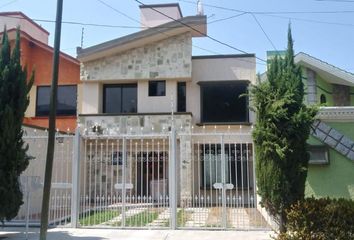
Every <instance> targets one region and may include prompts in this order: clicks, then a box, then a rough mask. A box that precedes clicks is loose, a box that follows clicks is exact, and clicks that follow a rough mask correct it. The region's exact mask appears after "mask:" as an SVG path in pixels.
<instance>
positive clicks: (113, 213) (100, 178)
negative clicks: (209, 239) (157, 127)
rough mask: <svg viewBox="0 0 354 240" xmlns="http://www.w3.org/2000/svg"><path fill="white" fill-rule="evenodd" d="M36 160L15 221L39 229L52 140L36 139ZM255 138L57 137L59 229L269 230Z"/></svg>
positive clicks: (53, 211)
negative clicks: (260, 206)
mask: <svg viewBox="0 0 354 240" xmlns="http://www.w3.org/2000/svg"><path fill="white" fill-rule="evenodd" d="M25 140H26V142H27V143H28V144H29V152H28V153H29V154H30V155H32V156H34V157H35V159H34V160H32V161H31V163H30V166H29V167H28V169H27V170H26V171H25V172H24V174H22V176H21V181H22V183H23V187H24V188H23V190H24V197H25V198H24V202H25V203H24V205H23V206H22V207H21V210H20V212H19V214H18V216H17V217H16V219H14V220H13V221H11V223H12V224H14V223H16V224H24V222H25V221H26V218H27V216H28V220H29V223H30V224H39V220H40V209H41V201H42V191H43V190H42V184H43V180H44V169H45V154H46V145H47V135H46V133H44V132H42V133H41V134H38V133H37V134H28V135H27V136H25ZM253 159H254V150H253V144H252V138H251V136H250V134H244V133H241V132H240V133H234V132H227V133H216V132H214V133H210V132H208V133H205V132H203V133H193V132H187V133H176V132H174V131H171V132H164V133H161V134H157V133H154V134H143V133H141V134H112V135H100V134H95V133H91V134H85V133H83V134H79V131H77V132H76V136H72V135H60V134H58V135H57V136H56V146H55V159H54V166H53V180H52V190H51V200H50V213H49V223H50V224H51V225H53V226H61V225H64V226H72V227H79V226H81V227H95V228H99V227H112V228H149V229H150V228H156V229H159V228H172V229H176V228H181V229H187V228H188V229H189V228H192V229H211V228H213V229H243V230H248V229H265V228H269V226H268V224H267V221H266V220H265V219H264V217H263V216H262V215H261V214H260V213H259V212H258V210H257V204H256V203H257V195H256V188H255V173H254V162H253Z"/></svg>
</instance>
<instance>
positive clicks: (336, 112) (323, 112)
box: [317, 106, 354, 120]
mask: <svg viewBox="0 0 354 240" xmlns="http://www.w3.org/2000/svg"><path fill="white" fill-rule="evenodd" d="M317 117H318V118H319V119H321V120H354V106H345V107H344V106H343V107H339V106H338V107H320V110H319V112H318V114H317Z"/></svg>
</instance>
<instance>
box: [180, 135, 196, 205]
mask: <svg viewBox="0 0 354 240" xmlns="http://www.w3.org/2000/svg"><path fill="white" fill-rule="evenodd" d="M179 153H180V158H179V161H180V164H179V166H180V169H179V170H180V194H181V195H180V196H181V204H182V205H185V206H190V204H191V200H192V198H193V196H192V184H193V173H192V147H191V136H183V137H181V138H180V152H179Z"/></svg>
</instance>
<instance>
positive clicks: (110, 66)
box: [80, 33, 192, 81]
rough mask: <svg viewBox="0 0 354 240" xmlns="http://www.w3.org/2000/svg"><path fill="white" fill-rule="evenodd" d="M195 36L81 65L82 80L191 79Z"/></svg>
mask: <svg viewBox="0 0 354 240" xmlns="http://www.w3.org/2000/svg"><path fill="white" fill-rule="evenodd" d="M191 54H192V36H191V34H190V33H186V34H181V35H178V36H174V37H170V38H167V39H165V40H162V41H159V42H155V43H152V44H147V45H145V46H143V47H138V48H135V49H132V50H128V51H126V52H123V53H119V54H116V55H112V56H106V57H103V58H100V59H98V60H93V61H89V62H84V63H82V64H81V72H80V75H81V76H80V78H81V80H83V81H88V80H131V79H135V80H136V79H155V78H158V79H167V78H174V79H176V78H191V74H192V56H191Z"/></svg>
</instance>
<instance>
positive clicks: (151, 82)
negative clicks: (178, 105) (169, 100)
mask: <svg viewBox="0 0 354 240" xmlns="http://www.w3.org/2000/svg"><path fill="white" fill-rule="evenodd" d="M153 83H156V84H159V83H163V84H164V85H163V87H164V91H163V94H161V95H158V94H157V91H156V95H153V94H152V86H151V85H150V84H153ZM148 84H149V86H148V96H149V97H165V96H166V80H149V83H148ZM156 90H157V86H156Z"/></svg>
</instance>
